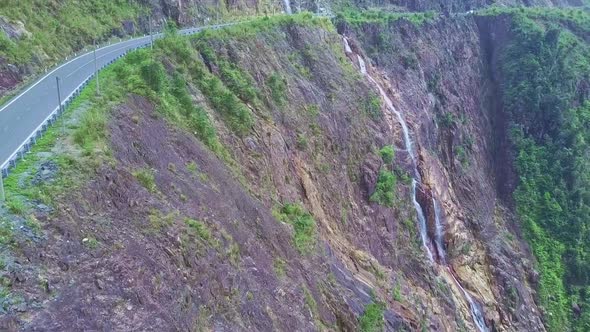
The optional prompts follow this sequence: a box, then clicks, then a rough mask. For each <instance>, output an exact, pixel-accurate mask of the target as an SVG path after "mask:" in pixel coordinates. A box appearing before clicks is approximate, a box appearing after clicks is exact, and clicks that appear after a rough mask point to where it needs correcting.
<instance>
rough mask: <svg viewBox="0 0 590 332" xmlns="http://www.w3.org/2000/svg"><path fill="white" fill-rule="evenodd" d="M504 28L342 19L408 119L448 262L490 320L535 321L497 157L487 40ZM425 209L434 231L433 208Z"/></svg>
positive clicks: (531, 326)
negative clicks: (439, 212) (437, 207)
mask: <svg viewBox="0 0 590 332" xmlns="http://www.w3.org/2000/svg"><path fill="white" fill-rule="evenodd" d="M506 29H507V28H506V25H505V24H502V23H501V22H498V21H495V22H494V25H493V31H489V30H486V31H484V32H482V31H480V30H479V29H478V25H477V24H476V22H475V21H474V19H472V18H469V19H463V18H458V19H454V20H445V21H439V22H437V23H434V24H427V25H425V26H416V25H414V24H411V23H409V22H403V21H402V22H399V23H398V24H394V25H392V26H389V27H387V26H378V25H372V24H368V25H365V26H362V27H356V28H351V27H350V26H348V25H346V24H343V25H342V26H341V27H340V31H341V32H342V33H344V34H346V35H350V36H354V37H355V38H357V40H359V42H360V45H359V46H360V47H359V48H362V49H364V50H368V51H367V57H368V58H370V59H371V60H372V62H373V63H374V66H375V70H376V73H375V74H376V75H383V77H384V80H387V81H388V84H389V85H390V86H391V94H392V96H394V98H393V100H394V104H395V106H396V107H397V108H398V109H399V110H400V111H401V112H404V113H405V114H407V115H406V116H407V117H408V119H409V121H410V122H411V124H412V127H413V128H414V132H415V133H416V144H417V146H418V151H419V155H420V169H421V172H422V175H423V177H424V183H425V184H426V186H427V187H428V188H427V190H428V191H430V192H431V193H432V195H434V196H436V197H439V198H440V201H441V204H442V208H443V211H444V216H445V218H444V220H445V222H446V225H445V227H446V232H445V239H444V242H445V245H446V248H447V252H448V255H449V257H448V260H449V261H450V265H451V266H452V268H453V270H454V271H455V272H456V273H457V275H458V277H459V279H460V280H461V281H462V282H463V283H464V284H465V285H466V288H467V289H469V290H470V291H472V292H474V293H475V294H476V295H477V296H478V297H479V298H480V299H481V300H482V301H483V303H484V304H485V308H486V314H487V316H488V317H489V318H492V317H493V320H494V322H495V324H497V325H495V326H496V328H498V329H500V330H503V329H508V330H511V329H516V330H541V329H543V325H542V323H541V321H540V320H539V309H538V308H537V306H536V304H535V300H534V291H533V290H532V288H533V287H534V286H535V284H534V283H535V275H534V272H532V268H531V257H530V255H529V254H528V249H527V248H526V246H523V244H522V243H523V242H522V241H521V240H519V239H518V235H516V237H515V235H514V234H518V232H517V231H516V230H515V228H514V227H515V224H514V216H512V215H511V213H510V206H511V203H510V199H509V196H506V195H505V194H504V193H505V192H509V190H507V191H506V190H505V188H504V186H506V185H507V183H510V182H509V181H507V179H513V178H514V175H513V174H511V168H510V167H509V165H508V167H505V164H504V163H503V162H498V161H499V160H510V158H505V157H502V154H500V153H498V151H507V150H506V149H501V148H499V147H500V146H501V144H502V141H503V139H502V138H501V137H505V136H504V135H503V134H502V133H503V132H504V130H505V128H504V126H505V124H504V123H503V116H502V113H501V112H499V111H498V110H499V108H498V105H497V103H498V99H499V97H498V94H497V91H496V89H497V87H496V84H495V82H494V77H493V76H492V75H491V73H492V72H493V71H494V70H493V68H491V67H490V63H491V62H490V58H489V57H490V55H491V56H493V53H489V52H487V50H486V48H485V46H486V45H487V46H489V45H488V44H487V42H489V39H490V38H492V37H491V35H492V34H493V36H494V37H493V38H494V40H493V43H498V44H500V45H501V43H502V38H505V36H506ZM498 44H496V45H498ZM508 186H510V185H509V184H508ZM423 201H425V202H428V200H427V199H423ZM428 214H429V216H428V222H429V224H430V229H431V231H430V232H431V233H433V231H432V229H433V227H434V226H432V225H433V222H434V212H433V210H432V209H431V210H430V211H429V212H428Z"/></svg>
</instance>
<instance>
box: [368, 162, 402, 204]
mask: <svg viewBox="0 0 590 332" xmlns="http://www.w3.org/2000/svg"><path fill="white" fill-rule="evenodd" d="M396 186H397V177H396V176H395V174H393V173H392V172H390V171H387V170H385V169H381V170H380V171H379V177H378V178H377V184H376V186H375V192H374V193H373V194H372V195H371V197H370V198H369V200H370V201H371V202H375V203H378V204H380V205H383V206H387V207H393V202H394V199H395V189H396Z"/></svg>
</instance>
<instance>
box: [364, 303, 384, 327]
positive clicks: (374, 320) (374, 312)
mask: <svg viewBox="0 0 590 332" xmlns="http://www.w3.org/2000/svg"><path fill="white" fill-rule="evenodd" d="M384 311H385V305H384V304H383V303H376V302H372V303H369V304H368V305H367V306H365V311H364V312H363V314H362V316H361V317H359V328H360V331H362V332H381V331H383V328H384V326H385V321H384V320H383V312H384Z"/></svg>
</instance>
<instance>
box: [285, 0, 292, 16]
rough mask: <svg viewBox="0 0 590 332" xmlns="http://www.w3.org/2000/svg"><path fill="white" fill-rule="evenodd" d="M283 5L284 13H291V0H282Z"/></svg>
mask: <svg viewBox="0 0 590 332" xmlns="http://www.w3.org/2000/svg"><path fill="white" fill-rule="evenodd" d="M283 5H284V6H285V13H286V14H288V15H291V14H293V11H292V10H291V0H283Z"/></svg>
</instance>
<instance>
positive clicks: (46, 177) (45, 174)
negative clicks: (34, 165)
mask: <svg viewBox="0 0 590 332" xmlns="http://www.w3.org/2000/svg"><path fill="white" fill-rule="evenodd" d="M58 170H59V166H58V165H57V164H56V163H55V162H54V161H52V160H49V161H46V162H44V163H42V164H41V165H40V166H39V169H38V170H37V173H36V174H35V175H34V177H33V180H32V181H31V183H32V184H33V185H39V184H41V183H45V182H49V181H52V180H53V179H55V177H56V175H57V171H58Z"/></svg>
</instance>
